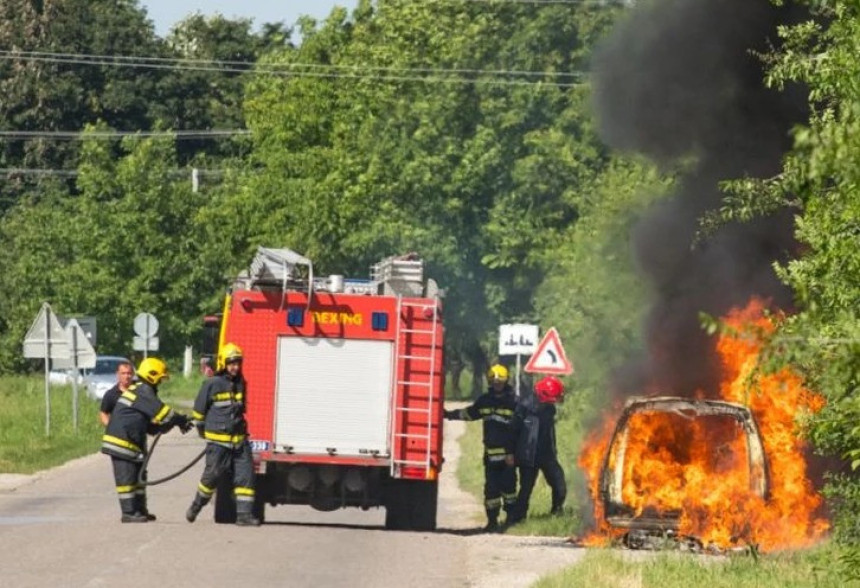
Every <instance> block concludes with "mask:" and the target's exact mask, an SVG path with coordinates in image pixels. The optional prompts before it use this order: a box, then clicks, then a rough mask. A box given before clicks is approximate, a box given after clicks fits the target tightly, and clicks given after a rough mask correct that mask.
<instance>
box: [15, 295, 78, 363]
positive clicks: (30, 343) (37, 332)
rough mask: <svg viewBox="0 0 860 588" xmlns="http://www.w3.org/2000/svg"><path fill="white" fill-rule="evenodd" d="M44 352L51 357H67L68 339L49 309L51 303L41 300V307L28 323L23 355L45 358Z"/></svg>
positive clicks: (55, 316)
mask: <svg viewBox="0 0 860 588" xmlns="http://www.w3.org/2000/svg"><path fill="white" fill-rule="evenodd" d="M46 352H47V354H48V355H49V356H50V358H51V359H68V358H69V340H68V339H67V338H66V331H64V330H63V327H61V326H60V321H59V320H57V315H56V314H54V311H53V310H51V305H50V304H48V303H47V302H43V303H42V309H41V310H40V311H39V314H38V315H37V316H36V320H34V321H33V324H32V325H30V330H29V331H27V336H26V337H24V357H32V358H42V359H47V358H46V357H45V355H46Z"/></svg>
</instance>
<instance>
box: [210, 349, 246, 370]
mask: <svg viewBox="0 0 860 588" xmlns="http://www.w3.org/2000/svg"><path fill="white" fill-rule="evenodd" d="M237 360H238V361H241V360H242V348H241V347H239V346H238V345H236V344H235V343H225V344H224V346H223V347H222V348H221V349H219V350H218V363H217V365H216V366H215V369H216V370H218V371H221V370H223V369H224V368H226V367H227V364H228V363H229V362H231V361H237Z"/></svg>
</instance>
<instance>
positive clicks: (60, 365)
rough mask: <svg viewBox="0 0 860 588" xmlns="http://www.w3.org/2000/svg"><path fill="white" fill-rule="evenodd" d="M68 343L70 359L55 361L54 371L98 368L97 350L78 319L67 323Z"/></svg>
mask: <svg viewBox="0 0 860 588" xmlns="http://www.w3.org/2000/svg"><path fill="white" fill-rule="evenodd" d="M65 333H66V341H67V342H68V344H69V358H68V359H55V360H54V363H53V364H52V365H51V367H53V368H54V369H60V370H67V369H74V368H77V369H84V370H91V369H93V368H94V367H96V350H95V349H93V346H92V345H91V344H90V340H89V339H87V335H86V333H84V330H83V328H81V325H80V324H79V323H78V321H77V320H76V319H73V318H71V319H69V321H68V322H67V323H66V329H65Z"/></svg>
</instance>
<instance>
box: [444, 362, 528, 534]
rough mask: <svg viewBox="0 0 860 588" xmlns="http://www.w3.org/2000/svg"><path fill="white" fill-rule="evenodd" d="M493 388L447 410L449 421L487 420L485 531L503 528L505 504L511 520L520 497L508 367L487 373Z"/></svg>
mask: <svg viewBox="0 0 860 588" xmlns="http://www.w3.org/2000/svg"><path fill="white" fill-rule="evenodd" d="M487 379H488V380H489V382H490V388H489V390H487V392H485V393H484V394H481V395H480V396H479V397H478V398H477V399H476V400H475V402H474V404H472V405H471V406H467V407H466V408H463V409H460V410H446V411H445V418H446V419H450V420H462V421H475V420H482V421H483V422H484V506H485V508H486V510H487V526H486V528H485V530H487V531H490V532H494V531H498V530H499V529H500V527H499V513H500V512H501V510H502V506H504V509H505V513H506V516H507V520H506V524H507V523H508V522H510V519H511V516H512V513H513V508H514V506H515V503H516V499H517V471H516V467H515V466H514V435H513V429H512V428H511V423H512V421H513V418H514V408H515V407H516V398H514V392H513V390H512V389H511V385H510V384H509V383H508V368H506V367H505V366H503V365H500V364H496V365H494V366H492V367H491V368H490V370H489V372H487Z"/></svg>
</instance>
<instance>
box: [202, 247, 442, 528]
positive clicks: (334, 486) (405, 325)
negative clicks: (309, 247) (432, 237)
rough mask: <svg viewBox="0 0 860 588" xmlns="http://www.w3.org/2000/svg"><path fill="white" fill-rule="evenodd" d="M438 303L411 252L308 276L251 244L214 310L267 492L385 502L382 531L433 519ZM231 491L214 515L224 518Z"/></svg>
mask: <svg viewBox="0 0 860 588" xmlns="http://www.w3.org/2000/svg"><path fill="white" fill-rule="evenodd" d="M441 314H442V306H441V302H440V300H439V296H438V288H437V287H436V284H435V282H434V281H433V280H427V281H425V280H424V277H423V262H422V261H420V260H418V259H416V258H415V256H412V255H410V256H403V257H400V258H397V257H392V258H388V259H385V260H383V261H382V262H380V263H378V264H376V265H374V266H373V267H372V268H371V277H370V279H364V280H354V279H345V278H344V277H343V276H337V275H333V276H329V277H326V278H318V277H315V276H314V273H313V264H312V263H311V261H310V260H308V259H306V258H305V257H303V256H301V255H299V254H297V253H295V252H294V251H291V250H289V249H266V248H262V247H261V248H260V249H259V250H258V252H257V255H256V256H255V258H254V260H253V261H252V263H251V266H250V268H249V270H248V271H247V272H245V273H243V274H241V275H240V276H239V278H238V279H237V280H236V281H235V283H234V284H233V287H232V288H231V290H230V292H229V293H228V295H227V297H226V299H225V303H224V309H223V316H222V322H221V330H220V334H219V343H220V344H221V345H223V344H224V343H226V342H232V343H236V344H238V345H239V346H240V347H241V348H242V349H243V351H244V362H243V363H244V364H243V373H244V375H245V379H246V380H247V384H248V394H247V396H248V397H247V415H246V416H247V421H248V425H249V438H250V441H251V446H252V449H253V454H254V462H255V466H256V468H257V478H256V492H257V494H256V496H257V503H256V510H257V512H256V515H257V516H259V517H260V518H261V519H262V518H263V515H264V508H265V505H266V504H269V505H278V504H307V505H310V506H312V507H313V508H316V509H319V510H334V509H337V508H341V507H347V506H358V507H361V508H365V509H366V508H369V507H374V506H383V507H385V509H386V517H385V526H386V527H387V528H390V529H414V530H431V529H434V528H435V527H436V503H437V496H438V475H439V471H440V470H441V467H442V409H443V407H442V401H443V398H444V368H443V342H444V329H443V327H442V318H441ZM233 516H234V515H233V512H232V504H231V501H230V493H229V492H221V491H219V492H218V493H217V495H216V506H215V517H216V520H219V521H229V520H230V519H231V517H233Z"/></svg>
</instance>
